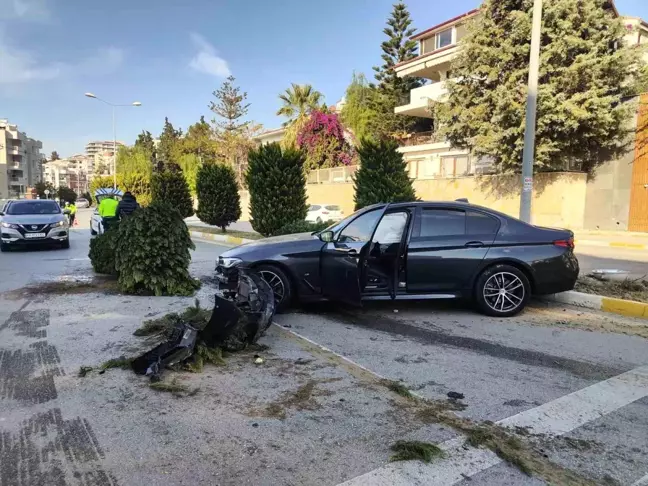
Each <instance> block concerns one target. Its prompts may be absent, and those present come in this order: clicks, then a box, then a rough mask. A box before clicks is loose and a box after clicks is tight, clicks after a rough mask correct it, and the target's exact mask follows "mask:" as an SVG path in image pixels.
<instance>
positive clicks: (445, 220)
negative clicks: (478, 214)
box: [420, 209, 466, 238]
mask: <svg viewBox="0 0 648 486" xmlns="http://www.w3.org/2000/svg"><path fill="white" fill-rule="evenodd" d="M465 234H466V212H465V211H457V210H454V209H424V210H423V211H422V214H421V234H420V236H421V238H433V237H437V236H460V235H465Z"/></svg>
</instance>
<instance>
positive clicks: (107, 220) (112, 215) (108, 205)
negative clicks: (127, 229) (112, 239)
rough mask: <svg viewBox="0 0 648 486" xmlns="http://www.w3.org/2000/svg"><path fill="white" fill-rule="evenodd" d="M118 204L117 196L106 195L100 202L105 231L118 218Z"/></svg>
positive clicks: (100, 213)
mask: <svg viewBox="0 0 648 486" xmlns="http://www.w3.org/2000/svg"><path fill="white" fill-rule="evenodd" d="M117 205H118V202H117V201H116V200H115V196H106V197H104V198H103V199H102V200H101V202H100V203H99V216H101V218H102V220H103V229H104V231H106V230H107V229H108V227H109V226H110V224H111V223H112V222H114V221H115V220H116V219H117Z"/></svg>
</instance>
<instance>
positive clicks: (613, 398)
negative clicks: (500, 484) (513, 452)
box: [342, 366, 648, 486]
mask: <svg viewBox="0 0 648 486" xmlns="http://www.w3.org/2000/svg"><path fill="white" fill-rule="evenodd" d="M646 396H648V366H641V367H639V368H635V369H634V370H631V371H628V372H627V373H623V374H621V375H619V376H615V377H613V378H610V379H609V380H605V381H601V382H599V383H596V384H594V385H592V386H589V387H587V388H584V389H582V390H579V391H576V392H574V393H570V394H569V395H565V396H564V397H561V398H558V399H556V400H553V401H551V402H548V403H545V404H544V405H541V406H539V407H536V408H532V409H530V410H527V411H525V412H521V413H519V414H517V415H513V416H512V417H509V418H506V419H504V420H501V421H499V422H498V423H499V424H501V425H505V426H509V427H513V426H518V427H529V428H530V431H531V432H532V433H545V434H551V435H562V434H565V433H567V432H570V431H572V430H574V429H576V428H578V427H581V426H582V425H585V424H586V423H588V422H590V421H592V420H596V419H598V418H600V417H603V416H605V415H607V414H609V413H611V412H614V411H615V410H618V409H620V408H621V407H624V406H626V405H629V404H630V403H632V402H634V401H636V400H639V399H641V398H644V397H646ZM464 442H465V438H464V437H457V438H455V439H451V440H449V441H446V442H444V443H443V444H440V445H439V447H441V448H442V449H444V450H445V451H446V452H447V454H446V458H445V459H442V460H440V461H438V462H435V463H433V464H424V463H421V462H405V463H398V464H390V465H387V466H384V467H380V468H378V469H375V470H373V471H370V472H368V473H366V474H363V475H362V476H358V477H356V478H353V479H351V480H349V481H346V482H344V483H342V485H343V486H369V485H371V486H408V485H414V484H416V485H422V484H430V485H435V486H440V485H451V484H456V483H458V482H461V481H463V480H465V479H466V477H470V476H474V475H476V474H477V473H479V472H481V471H484V470H486V469H488V468H490V467H492V466H495V465H497V464H499V463H500V462H502V460H501V459H500V458H499V457H497V455H496V454H495V453H493V452H491V451H490V450H488V449H477V448H473V447H465V446H464ZM641 481H645V482H641ZM638 485H648V476H647V477H646V478H643V479H641V480H640V482H639V483H636V485H635V486H638Z"/></svg>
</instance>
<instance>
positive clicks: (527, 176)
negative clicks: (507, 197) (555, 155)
mask: <svg viewBox="0 0 648 486" xmlns="http://www.w3.org/2000/svg"><path fill="white" fill-rule="evenodd" d="M541 29H542V0H534V2H533V24H532V28H531V54H530V56H529V88H528V92H527V105H526V122H525V126H524V152H523V154H522V193H521V195H520V219H521V220H522V221H525V222H527V223H530V222H531V199H532V196H533V158H534V156H535V132H536V107H537V104H538V73H539V67H540V40H541V37H540V34H541Z"/></svg>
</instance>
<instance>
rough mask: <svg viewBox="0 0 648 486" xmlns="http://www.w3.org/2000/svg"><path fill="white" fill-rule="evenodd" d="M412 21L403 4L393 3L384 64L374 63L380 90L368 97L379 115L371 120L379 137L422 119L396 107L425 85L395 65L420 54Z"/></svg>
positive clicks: (407, 128)
mask: <svg viewBox="0 0 648 486" xmlns="http://www.w3.org/2000/svg"><path fill="white" fill-rule="evenodd" d="M411 25H412V20H411V18H410V14H409V11H408V10H407V7H406V6H405V4H404V3H402V2H399V3H396V4H394V8H393V10H392V13H391V16H390V17H389V19H387V27H385V28H384V29H383V33H384V34H385V35H386V36H387V40H386V41H383V43H382V44H381V46H380V47H381V49H382V52H383V53H382V55H381V58H382V60H383V64H382V65H381V66H375V67H374V68H373V69H374V71H375V78H376V81H377V82H378V85H377V93H375V94H374V96H372V98H371V99H370V100H369V101H370V103H369V106H370V107H371V110H372V111H373V112H375V113H376V114H377V116H374V117H372V118H371V120H370V121H369V123H368V126H369V129H370V130H371V131H372V132H373V133H374V134H376V135H377V136H379V137H385V136H394V135H395V134H397V133H400V132H409V131H411V130H412V129H414V127H415V126H416V124H417V122H418V120H419V119H417V118H415V117H410V116H404V115H397V114H395V113H394V108H395V107H396V106H398V105H400V104H403V100H405V99H406V98H407V97H408V96H409V93H410V91H411V90H412V89H415V88H418V87H419V86H421V85H422V84H423V82H422V80H421V79H420V78H416V77H412V76H407V77H404V78H399V77H398V75H397V74H396V71H394V66H396V64H399V63H401V62H405V61H409V60H410V59H413V58H415V57H416V56H417V43H416V41H413V40H411V39H410V37H411V36H412V35H413V34H414V32H415V31H416V29H414V28H413V27H411Z"/></svg>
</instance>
